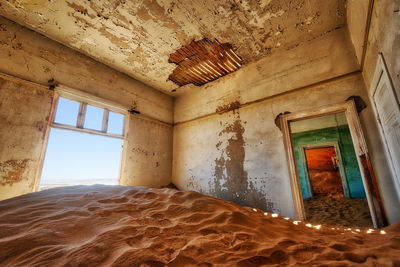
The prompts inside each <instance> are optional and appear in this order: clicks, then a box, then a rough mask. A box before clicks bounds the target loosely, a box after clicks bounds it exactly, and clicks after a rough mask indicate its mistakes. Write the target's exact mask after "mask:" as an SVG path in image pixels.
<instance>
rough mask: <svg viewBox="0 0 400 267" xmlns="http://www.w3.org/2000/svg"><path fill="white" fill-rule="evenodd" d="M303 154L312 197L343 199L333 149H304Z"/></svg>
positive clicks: (331, 147) (341, 185) (342, 185)
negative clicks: (336, 197)
mask: <svg viewBox="0 0 400 267" xmlns="http://www.w3.org/2000/svg"><path fill="white" fill-rule="evenodd" d="M304 154H305V160H306V163H307V172H308V178H309V183H310V184H311V190H312V193H313V195H315V196H338V197H344V190H343V187H344V183H343V182H342V180H341V176H340V172H339V163H338V160H337V156H336V151H335V147H334V146H327V147H320V146H318V147H315V148H304Z"/></svg>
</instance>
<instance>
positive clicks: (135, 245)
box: [0, 185, 400, 266]
mask: <svg viewBox="0 0 400 267" xmlns="http://www.w3.org/2000/svg"><path fill="white" fill-rule="evenodd" d="M274 216H275V215H274ZM318 228H319V226H316V225H308V226H307V225H306V223H304V222H295V221H293V220H291V219H285V218H283V217H280V216H278V217H273V216H272V215H271V214H268V215H265V214H264V212H263V211H261V210H255V209H252V208H247V207H241V206H238V205H235V204H232V203H229V202H226V201H223V200H219V199H215V198H212V197H207V196H204V195H201V194H199V193H195V192H186V191H177V190H174V189H168V188H164V189H147V188H142V187H122V186H99V185H96V186H74V187H65V188H55V189H49V190H45V191H41V192H37V193H32V194H28V195H24V196H20V197H17V198H13V199H9V200H5V201H2V202H0V266H63V265H65V266H110V265H112V266H165V265H168V266H213V265H215V266H262V265H274V264H276V265H293V266H301V265H303V266H310V265H324V264H326V265H334V266H336V265H357V264H360V265H363V266H364V265H373V264H377V265H380V266H381V265H387V266H392V265H394V264H400V224H395V225H393V226H391V227H388V228H387V229H385V231H386V234H380V231H377V230H375V231H374V232H371V233H369V234H367V233H366V231H367V229H360V230H359V231H360V232H357V230H356V229H347V228H338V229H336V228H335V229H334V230H332V229H331V227H330V226H325V225H322V226H321V228H320V229H318Z"/></svg>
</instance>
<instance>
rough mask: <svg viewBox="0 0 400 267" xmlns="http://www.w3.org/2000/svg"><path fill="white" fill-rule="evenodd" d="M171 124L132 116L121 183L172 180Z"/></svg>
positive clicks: (131, 183) (152, 182)
mask: <svg viewBox="0 0 400 267" xmlns="http://www.w3.org/2000/svg"><path fill="white" fill-rule="evenodd" d="M172 132H173V130H172V126H170V125H166V124H160V123H155V122H154V121H149V120H146V119H141V118H137V117H135V116H131V117H130V121H129V129H128V138H127V140H128V141H127V143H126V146H127V147H126V150H127V154H126V158H125V159H124V160H125V168H124V169H123V170H121V180H120V184H121V185H141V186H155V187H157V186H161V185H167V184H169V183H170V182H171V169H172Z"/></svg>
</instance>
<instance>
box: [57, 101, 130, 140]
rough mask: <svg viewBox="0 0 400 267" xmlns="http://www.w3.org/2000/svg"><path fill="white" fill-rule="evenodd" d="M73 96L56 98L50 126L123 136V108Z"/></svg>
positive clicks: (117, 136)
mask: <svg viewBox="0 0 400 267" xmlns="http://www.w3.org/2000/svg"><path fill="white" fill-rule="evenodd" d="M73 98H74V99H68V98H66V97H64V96H59V97H58V98H57V106H56V110H55V116H54V119H53V123H52V127H54V128H61V129H68V130H74V131H80V132H87V133H92V134H98V135H104V136H110V137H116V138H124V121H125V115H124V114H123V113H124V112H125V110H123V109H121V108H116V107H110V105H107V104H102V103H99V101H90V100H87V99H82V100H79V99H78V101H76V97H73ZM92 102H93V103H92Z"/></svg>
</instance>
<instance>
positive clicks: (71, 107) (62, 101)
mask: <svg viewBox="0 0 400 267" xmlns="http://www.w3.org/2000/svg"><path fill="white" fill-rule="evenodd" d="M79 105H80V104H79V102H76V101H72V100H69V99H66V98H62V97H60V98H59V99H58V105H57V112H56V117H55V119H54V122H57V123H62V124H67V125H72V126H75V125H76V120H77V118H78V113H79Z"/></svg>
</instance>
